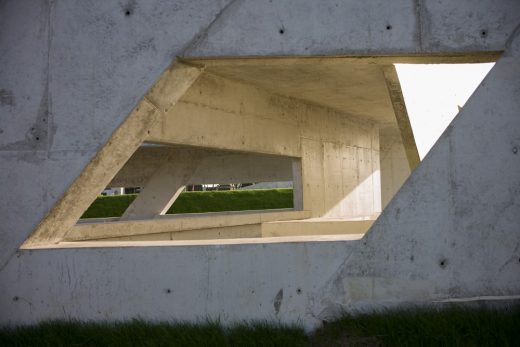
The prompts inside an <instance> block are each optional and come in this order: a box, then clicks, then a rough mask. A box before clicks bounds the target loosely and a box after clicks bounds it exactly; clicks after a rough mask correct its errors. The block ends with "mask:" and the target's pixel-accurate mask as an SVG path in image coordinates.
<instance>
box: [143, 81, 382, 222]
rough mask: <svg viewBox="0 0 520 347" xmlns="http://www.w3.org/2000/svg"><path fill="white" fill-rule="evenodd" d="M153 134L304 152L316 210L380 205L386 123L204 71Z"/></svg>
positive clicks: (345, 211)
mask: <svg viewBox="0 0 520 347" xmlns="http://www.w3.org/2000/svg"><path fill="white" fill-rule="evenodd" d="M147 140H148V141H150V142H166V143H173V144H178V145H190V146H204V147H210V148H217V149H222V150H241V151H247V152H254V153H264V154H276V155H284V156H292V157H297V158H301V166H302V169H301V170H302V191H303V209H304V210H307V211H310V212H311V213H312V216H314V217H318V216H327V217H335V218H338V217H344V218H349V217H355V216H370V215H373V214H375V213H378V212H380V211H381V207H380V177H379V129H378V127H377V125H376V124H375V123H374V122H372V121H368V120H364V119H361V118H359V117H356V115H351V114H345V113H342V112H339V111H336V110H332V109H330V108H326V107H322V106H318V105H313V104H309V103H306V102H304V101H301V100H297V99H293V98H287V97H283V96H280V95H276V94H272V93H269V92H268V91H266V90H263V89H260V88H257V87H254V86H251V85H248V84H244V83H241V82H237V81H232V80H229V79H224V78H221V77H217V76H213V75H209V74H203V75H202V76H201V77H200V78H199V79H198V80H197V82H196V83H195V84H194V85H193V86H192V88H190V89H189V90H188V91H187V93H186V95H184V96H183V98H182V99H181V100H180V101H179V103H178V104H177V105H175V106H174V107H173V108H172V109H171V110H170V111H169V112H168V114H167V116H166V117H164V118H163V121H162V123H158V124H157V126H156V127H155V128H154V129H152V131H151V133H150V135H149V136H148V138H147ZM273 169H274V168H273Z"/></svg>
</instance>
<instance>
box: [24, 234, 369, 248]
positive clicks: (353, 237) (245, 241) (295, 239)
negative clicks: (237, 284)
mask: <svg viewBox="0 0 520 347" xmlns="http://www.w3.org/2000/svg"><path fill="white" fill-rule="evenodd" d="M363 236H364V234H348V235H312V236H308V235H307V236H286V237H284V236H280V237H261V238H260V237H254V238H240V239H222V240H171V241H81V242H67V241H64V242H60V243H58V244H54V245H49V246H38V247H34V248H32V249H48V248H105V247H112V248H127V247H184V246H194V247H196V246H232V245H258V244H264V243H265V244H273V243H280V244H284V243H305V242H311V243H313V242H334V241H357V240H360V239H361V238H363Z"/></svg>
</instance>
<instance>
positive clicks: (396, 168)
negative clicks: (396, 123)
mask: <svg viewBox="0 0 520 347" xmlns="http://www.w3.org/2000/svg"><path fill="white" fill-rule="evenodd" d="M379 142H380V146H381V147H380V153H381V154H380V162H381V205H382V208H383V209H384V208H385V207H386V205H388V203H389V202H390V200H391V199H392V198H393V197H394V195H395V194H396V193H397V191H398V190H399V188H401V186H402V185H403V183H404V182H405V181H406V179H407V178H408V177H409V176H410V173H411V171H412V170H411V169H410V165H409V162H408V160H407V157H406V152H405V150H404V145H403V141H402V139H401V136H400V135H399V134H395V133H392V132H390V133H384V132H380V133H379Z"/></svg>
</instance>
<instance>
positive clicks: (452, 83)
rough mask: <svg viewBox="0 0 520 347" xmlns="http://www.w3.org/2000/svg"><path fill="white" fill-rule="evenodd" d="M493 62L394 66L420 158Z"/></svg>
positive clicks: (462, 104)
mask: <svg viewBox="0 0 520 347" xmlns="http://www.w3.org/2000/svg"><path fill="white" fill-rule="evenodd" d="M493 65H494V63H486V64H435V65H433V64H430V65H424V64H420V65H419V64H396V65H395V67H396V69H397V74H398V76H399V80H400V82H401V88H402V90H403V95H404V101H405V104H406V108H407V110H408V117H409V118H410V123H411V125H412V131H413V133H414V136H415V141H416V143H417V149H418V151H419V156H420V157H421V159H422V158H424V156H425V155H426V154H427V153H428V151H429V150H430V148H431V147H432V146H433V145H434V144H435V142H436V141H437V139H438V138H439V136H441V134H442V132H443V131H444V130H445V129H446V127H447V126H448V125H449V124H450V122H451V121H452V119H453V118H454V117H455V116H456V115H457V113H458V107H457V106H461V107H462V106H464V104H465V103H466V101H467V100H468V99H469V97H470V96H471V94H472V93H473V92H474V91H475V89H476V88H477V87H478V85H479V84H480V82H482V80H483V79H484V77H485V76H486V74H487V73H488V72H489V70H491V68H492V67H493Z"/></svg>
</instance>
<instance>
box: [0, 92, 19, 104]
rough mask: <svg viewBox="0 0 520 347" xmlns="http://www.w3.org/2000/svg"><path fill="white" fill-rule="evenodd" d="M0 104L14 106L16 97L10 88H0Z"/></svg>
mask: <svg viewBox="0 0 520 347" xmlns="http://www.w3.org/2000/svg"><path fill="white" fill-rule="evenodd" d="M0 106H10V107H14V106H16V98H15V97H14V94H13V92H12V91H11V90H8V89H3V88H2V89H0Z"/></svg>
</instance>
